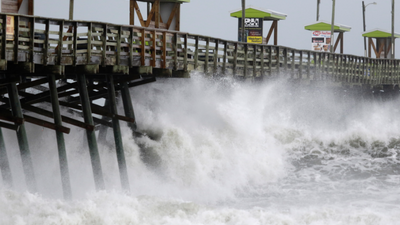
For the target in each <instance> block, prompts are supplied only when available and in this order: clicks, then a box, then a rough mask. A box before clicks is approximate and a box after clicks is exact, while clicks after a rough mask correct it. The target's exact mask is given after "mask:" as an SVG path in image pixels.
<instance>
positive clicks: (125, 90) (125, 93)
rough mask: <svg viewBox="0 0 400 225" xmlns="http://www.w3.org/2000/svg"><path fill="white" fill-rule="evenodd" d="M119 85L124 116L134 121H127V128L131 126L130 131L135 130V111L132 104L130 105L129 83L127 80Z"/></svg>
mask: <svg viewBox="0 0 400 225" xmlns="http://www.w3.org/2000/svg"><path fill="white" fill-rule="evenodd" d="M121 87H122V88H121V97H122V103H123V104H124V111H125V116H126V117H129V118H132V119H134V120H135V122H133V123H128V126H129V128H131V130H132V132H136V129H137V124H136V119H135V111H134V110H133V105H132V98H131V94H130V92H129V85H128V83H127V82H123V83H122V84H121Z"/></svg>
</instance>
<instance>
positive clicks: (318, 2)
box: [317, 0, 321, 21]
mask: <svg viewBox="0 0 400 225" xmlns="http://www.w3.org/2000/svg"><path fill="white" fill-rule="evenodd" d="M320 3H321V0H317V21H319V4H320Z"/></svg>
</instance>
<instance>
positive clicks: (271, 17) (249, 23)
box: [230, 6, 287, 45]
mask: <svg viewBox="0 0 400 225" xmlns="http://www.w3.org/2000/svg"><path fill="white" fill-rule="evenodd" d="M230 13H231V14H230V15H231V17H235V18H238V21H239V33H240V30H241V24H242V23H241V19H242V10H241V9H237V10H233V11H231V12H230ZM286 17H287V15H286V14H283V13H280V12H276V11H272V10H269V9H261V8H259V7H254V6H248V7H247V8H246V9H245V18H246V19H247V20H246V21H245V29H249V28H250V29H252V30H253V29H255V28H256V27H255V21H257V20H255V19H259V20H258V21H259V23H258V26H257V28H258V29H260V32H256V33H258V34H259V33H261V35H260V36H261V39H262V36H263V33H262V31H263V23H262V21H272V24H271V27H270V29H269V32H268V36H267V37H266V39H265V41H261V43H259V44H268V43H269V40H270V39H271V36H272V33H274V45H278V21H279V20H285V19H286ZM247 33H248V34H247V37H248V38H247V40H246V42H249V36H257V35H258V34H257V35H252V34H251V31H250V32H247ZM239 39H240V35H239ZM250 40H251V39H250ZM239 41H241V40H239ZM250 43H253V42H251V41H250Z"/></svg>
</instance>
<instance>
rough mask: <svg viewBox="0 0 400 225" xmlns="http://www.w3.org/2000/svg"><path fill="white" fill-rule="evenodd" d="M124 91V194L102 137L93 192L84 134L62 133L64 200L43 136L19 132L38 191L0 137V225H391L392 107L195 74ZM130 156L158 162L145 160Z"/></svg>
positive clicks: (396, 208)
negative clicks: (7, 172) (5, 162)
mask: <svg viewBox="0 0 400 225" xmlns="http://www.w3.org/2000/svg"><path fill="white" fill-rule="evenodd" d="M131 95H132V98H133V104H134V107H135V110H136V111H135V113H136V118H137V121H138V127H139V130H140V131H141V132H143V133H145V134H146V136H143V137H141V138H136V139H134V138H133V137H132V135H131V132H130V130H129V129H128V127H127V126H126V124H125V123H122V122H121V127H122V133H123V141H124V148H125V154H126V160H127V165H128V173H129V182H130V192H126V191H123V190H121V187H120V181H119V174H118V166H117V159H116V155H115V148H114V142H113V135H112V131H111V130H110V129H109V130H108V135H107V138H106V139H104V140H99V150H100V157H101V161H102V168H103V173H104V179H105V184H106V190H103V191H96V190H95V186H94V181H93V176H92V170H91V165H90V159H89V154H88V150H87V143H86V141H85V132H84V131H83V130H81V129H78V128H72V130H71V133H70V134H69V135H66V136H65V138H66V146H67V151H68V152H67V154H68V160H69V168H70V174H71V186H72V191H73V199H72V200H70V201H66V200H63V198H62V190H61V182H60V173H59V165H58V159H57V145H56V142H55V134H54V132H52V131H49V130H46V129H42V128H39V127H37V126H34V125H28V126H27V131H28V136H29V143H30V149H31V152H32V158H33V163H34V168H35V174H36V178H37V183H38V193H29V192H28V191H27V190H26V185H25V181H24V176H23V172H22V165H21V159H20V156H19V149H18V146H17V145H16V143H17V141H16V137H15V136H16V135H15V133H13V132H10V131H6V130H5V129H3V133H4V137H5V139H6V147H7V153H8V158H9V161H10V164H11V169H12V175H13V180H14V187H13V188H7V187H6V186H5V185H4V183H3V181H2V180H1V179H0V224H1V225H2V224H7V225H8V224H16V225H24V224H41V225H42V224H96V225H97V224H104V225H108V224H138V225H139V224H140V225H143V224H152V225H153V224H154V225H158V224H171V225H186V224H207V225H222V224H229V225H236V224H243V225H249V224H251V225H253V224H254V225H257V224H268V225H269V224H279V225H292V224H294V225H296V224H307V225H308V224H309V225H316V224H324V225H325V224H343V225H344V224H346V225H348V224H360V225H361V224H362V225H367V224H371V225H377V224H382V225H388V224H399V221H400V161H399V160H400V155H399V153H400V117H399V116H398V115H399V113H400V104H399V103H400V101H399V100H398V99H392V100H386V101H385V102H372V101H361V100H360V99H359V98H346V97H344V96H345V95H346V93H344V92H341V93H335V92H334V91H331V90H330V91H327V90H318V91H317V90H308V89H297V88H295V87H293V86H290V85H288V84H287V83H286V82H283V81H279V80H274V81H272V80H271V81H269V82H265V83H258V84H249V83H243V82H235V81H233V80H231V79H229V78H227V79H217V80H214V79H207V78H204V76H203V75H201V74H195V73H194V74H192V78H191V79H165V80H164V79H158V80H157V82H155V83H152V84H147V85H143V86H140V87H135V88H133V89H131ZM42 107H48V106H46V105H43V106H42ZM119 110H120V111H121V113H122V109H119ZM140 148H143V149H145V151H146V152H151V154H153V155H156V156H158V157H155V158H154V160H153V161H152V162H148V163H144V162H143V160H142V159H141V157H143V156H142V155H141V153H140V150H139V149H140Z"/></svg>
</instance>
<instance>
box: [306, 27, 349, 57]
mask: <svg viewBox="0 0 400 225" xmlns="http://www.w3.org/2000/svg"><path fill="white" fill-rule="evenodd" d="M331 28H332V24H331V23H329V22H326V21H321V20H320V21H318V22H316V23H312V24H309V25H306V26H305V27H304V29H306V30H309V31H313V37H314V36H315V35H314V34H315V31H323V32H327V33H329V43H326V44H328V45H332V44H331V43H330V40H331V39H330V38H331V33H330V32H331ZM333 30H334V32H335V33H339V35H338V38H337V39H336V42H335V45H334V47H333V51H334V52H336V48H337V46H338V45H339V43H340V53H341V54H343V42H344V41H343V40H344V38H343V36H344V35H343V34H344V32H349V31H350V30H351V27H349V26H346V25H342V24H334V28H333Z"/></svg>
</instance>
